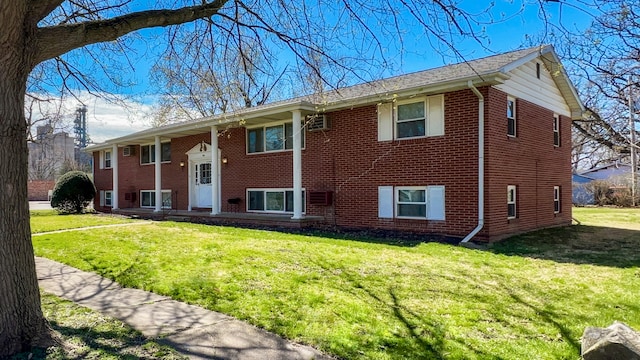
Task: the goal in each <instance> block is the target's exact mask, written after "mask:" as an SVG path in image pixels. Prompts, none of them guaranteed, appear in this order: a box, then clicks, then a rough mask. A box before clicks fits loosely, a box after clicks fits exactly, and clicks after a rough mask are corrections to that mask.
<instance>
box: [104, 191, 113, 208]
mask: <svg viewBox="0 0 640 360" xmlns="http://www.w3.org/2000/svg"><path fill="white" fill-rule="evenodd" d="M103 206H106V207H112V206H113V191H112V190H105V191H104V205H103Z"/></svg>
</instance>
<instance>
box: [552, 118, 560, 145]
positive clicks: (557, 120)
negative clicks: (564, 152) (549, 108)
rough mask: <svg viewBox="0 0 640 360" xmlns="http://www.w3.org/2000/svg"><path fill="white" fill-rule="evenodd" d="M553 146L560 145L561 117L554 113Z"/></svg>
mask: <svg viewBox="0 0 640 360" xmlns="http://www.w3.org/2000/svg"><path fill="white" fill-rule="evenodd" d="M553 146H560V117H559V116H558V115H555V114H554V115H553Z"/></svg>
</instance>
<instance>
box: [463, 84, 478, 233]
mask: <svg viewBox="0 0 640 360" xmlns="http://www.w3.org/2000/svg"><path fill="white" fill-rule="evenodd" d="M467 85H468V86H469V89H471V90H472V91H473V93H474V94H476V96H477V97H478V226H476V228H475V229H473V230H472V231H471V232H470V233H469V234H468V235H467V236H465V238H464V239H462V241H460V244H464V243H466V242H468V241H469V240H471V239H473V237H474V236H476V235H477V234H478V233H479V232H480V230H482V228H483V227H484V96H482V94H481V93H480V91H478V88H476V87H475V86H474V85H473V81H471V80H469V82H468V83H467ZM460 244H459V245H460Z"/></svg>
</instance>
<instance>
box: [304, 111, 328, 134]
mask: <svg viewBox="0 0 640 360" xmlns="http://www.w3.org/2000/svg"><path fill="white" fill-rule="evenodd" d="M305 120H306V123H307V124H306V125H307V130H308V131H321V130H327V129H329V117H327V115H324V114H321V115H317V114H316V115H307V117H306V119H305Z"/></svg>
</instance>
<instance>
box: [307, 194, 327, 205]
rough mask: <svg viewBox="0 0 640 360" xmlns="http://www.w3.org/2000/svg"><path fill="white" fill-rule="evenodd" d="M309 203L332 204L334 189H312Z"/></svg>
mask: <svg viewBox="0 0 640 360" xmlns="http://www.w3.org/2000/svg"><path fill="white" fill-rule="evenodd" d="M309 204H311V205H320V206H331V204H333V191H310V192H309Z"/></svg>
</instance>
